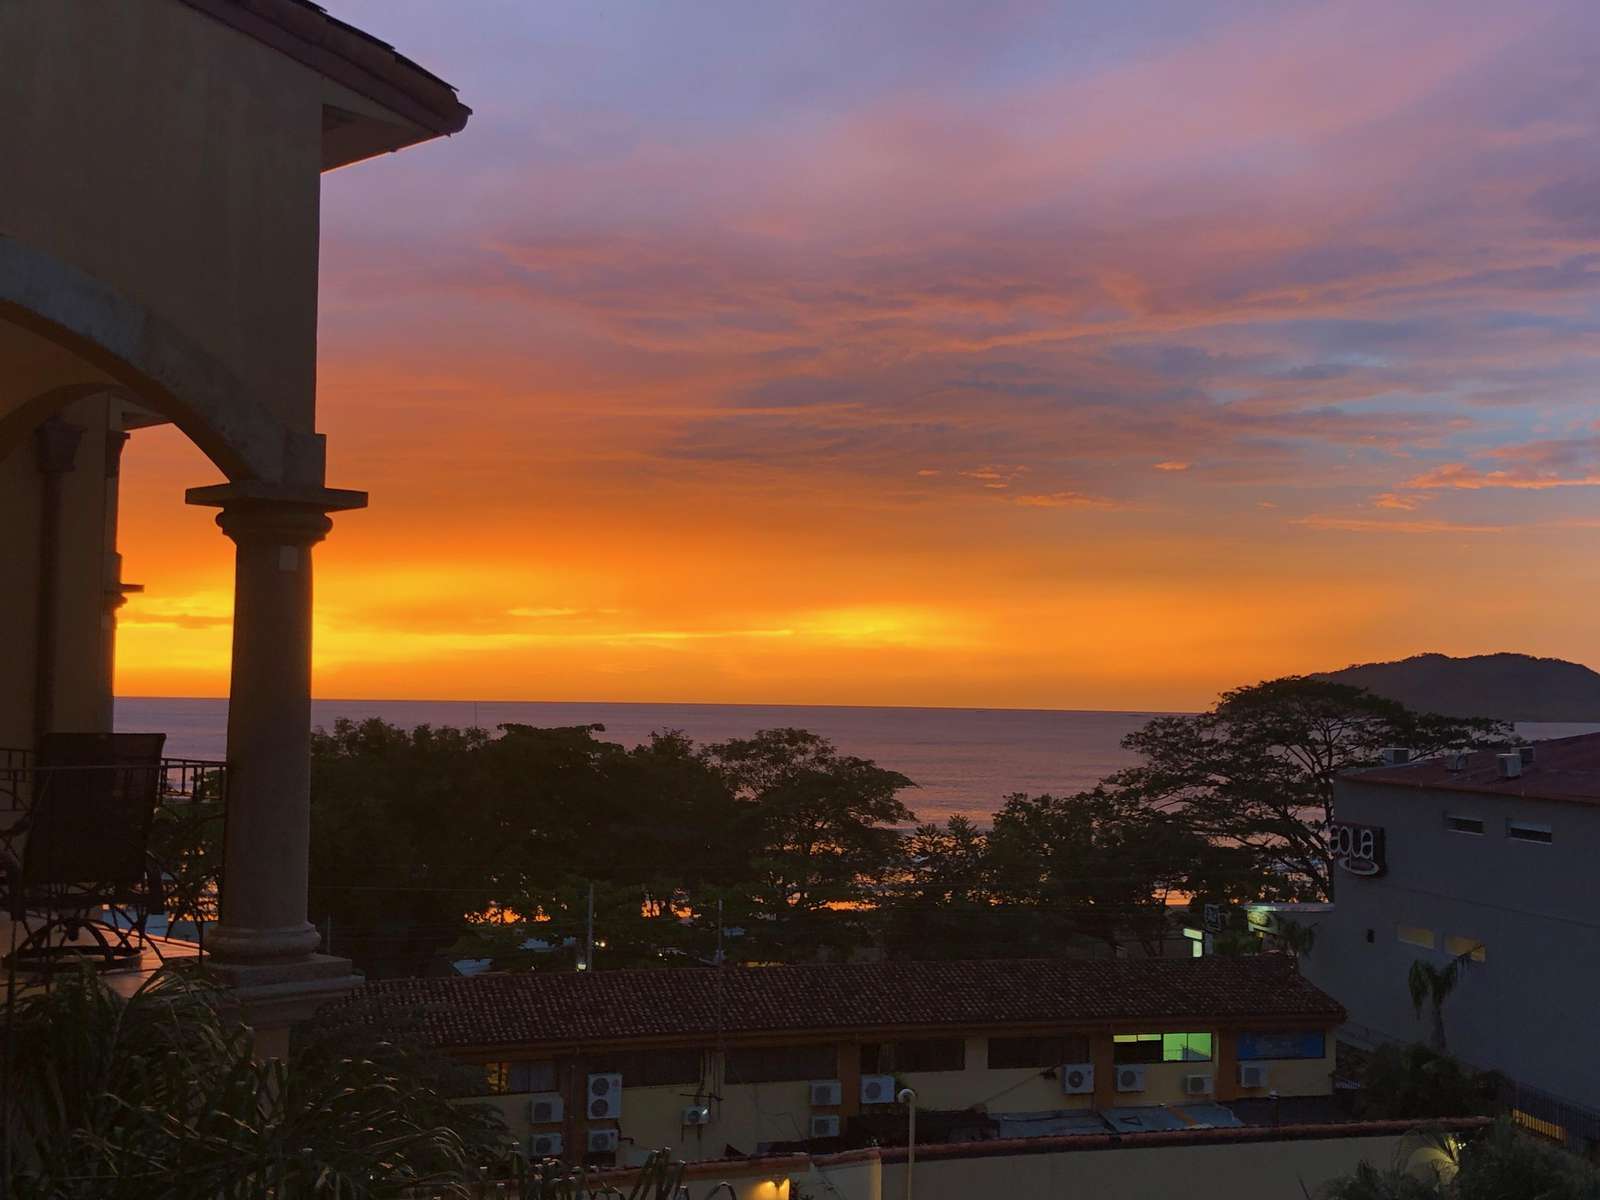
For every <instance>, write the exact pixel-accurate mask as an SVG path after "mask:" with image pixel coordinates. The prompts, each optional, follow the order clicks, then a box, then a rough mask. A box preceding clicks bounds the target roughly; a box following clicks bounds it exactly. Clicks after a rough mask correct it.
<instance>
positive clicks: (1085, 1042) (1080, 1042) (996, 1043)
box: [984, 1033, 1092, 1071]
mask: <svg viewBox="0 0 1600 1200" xmlns="http://www.w3.org/2000/svg"><path fill="white" fill-rule="evenodd" d="M1069 1046H1070V1048H1069ZM997 1047H1009V1048H1011V1049H1013V1050H1022V1049H1024V1048H1031V1049H1032V1050H1033V1053H1031V1054H1028V1053H1020V1054H1018V1055H1017V1056H1016V1059H1017V1061H1014V1062H1004V1063H997V1062H995V1049H996V1048H997ZM1077 1050H1081V1051H1082V1054H1081V1055H1078V1056H1077V1057H1074V1056H1073V1052H1074V1051H1077ZM1091 1054H1092V1048H1091V1046H1090V1042H1089V1035H1088V1034H1085V1033H1053V1034H1045V1035H1042V1036H1038V1035H1036V1036H1031V1037H991V1038H989V1039H988V1040H987V1042H986V1044H985V1046H984V1063H985V1064H986V1065H987V1067H988V1069H989V1070H991V1071H1022V1070H1032V1071H1042V1070H1045V1069H1047V1068H1050V1067H1060V1066H1064V1065H1065V1064H1067V1063H1085V1062H1088V1061H1089V1060H1090V1057H1091ZM1024 1060H1026V1061H1024Z"/></svg>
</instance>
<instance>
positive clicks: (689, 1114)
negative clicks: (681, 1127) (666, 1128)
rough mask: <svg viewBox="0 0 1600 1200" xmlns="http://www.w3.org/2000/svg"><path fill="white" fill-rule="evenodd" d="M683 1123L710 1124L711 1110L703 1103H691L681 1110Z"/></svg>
mask: <svg viewBox="0 0 1600 1200" xmlns="http://www.w3.org/2000/svg"><path fill="white" fill-rule="evenodd" d="M683 1123H684V1124H685V1125H709V1124H711V1110H710V1109H709V1108H707V1107H706V1106H705V1105H704V1104H691V1105H690V1106H689V1107H688V1108H686V1109H684V1110H683Z"/></svg>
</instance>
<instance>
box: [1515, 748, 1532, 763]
mask: <svg viewBox="0 0 1600 1200" xmlns="http://www.w3.org/2000/svg"><path fill="white" fill-rule="evenodd" d="M1517 754H1518V756H1519V757H1520V758H1521V759H1522V765H1523V766H1525V767H1531V766H1533V747H1532V746H1518V747H1517Z"/></svg>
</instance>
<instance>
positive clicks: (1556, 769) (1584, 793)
mask: <svg viewBox="0 0 1600 1200" xmlns="http://www.w3.org/2000/svg"><path fill="white" fill-rule="evenodd" d="M1500 753H1501V751H1495V750H1475V751H1473V752H1472V753H1471V754H1469V755H1467V765H1466V769H1465V770H1461V771H1452V770H1451V769H1450V767H1449V764H1448V762H1447V760H1446V759H1444V758H1428V759H1421V760H1419V761H1417V762H1412V763H1406V764H1405V765H1404V766H1399V767H1376V768H1373V769H1372V770H1366V771H1354V772H1351V773H1350V774H1348V775H1344V776H1342V777H1341V778H1342V779H1343V780H1344V781H1346V782H1348V783H1355V784H1363V785H1367V786H1373V785H1381V786H1384V787H1413V788H1430V789H1433V790H1436V791H1445V792H1491V793H1494V794H1496V795H1501V796H1521V797H1524V798H1526V799H1529V800H1557V801H1563V802H1567V803H1573V804H1600V733H1584V734H1579V735H1578V736H1577V737H1565V738H1552V739H1550V740H1549V741H1543V742H1535V743H1534V744H1533V761H1532V762H1531V763H1528V764H1526V765H1525V766H1524V767H1523V768H1522V774H1521V775H1518V776H1515V777H1513V778H1511V779H1505V778H1502V777H1501V775H1500V764H1499V762H1498V761H1497V758H1498V755H1499V754H1500Z"/></svg>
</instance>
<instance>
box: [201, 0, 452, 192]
mask: <svg viewBox="0 0 1600 1200" xmlns="http://www.w3.org/2000/svg"><path fill="white" fill-rule="evenodd" d="M182 2H183V3H184V4H187V5H188V6H189V7H191V8H193V9H196V10H198V11H200V12H203V13H205V14H206V15H207V16H209V17H211V18H213V19H215V20H217V21H221V22H222V23H223V24H225V25H227V26H229V27H230V28H232V29H236V30H238V31H239V32H240V33H243V34H245V35H247V36H249V37H252V38H255V39H256V40H257V41H259V42H261V43H262V44H264V45H266V46H270V47H271V48H272V49H274V50H277V51H278V52H280V53H282V54H284V55H286V56H288V57H289V58H292V59H294V60H295V61H296V62H298V63H301V64H303V65H305V66H307V67H310V68H311V69H312V70H314V71H316V72H318V73H319V74H321V75H323V76H324V77H326V78H328V79H331V80H333V81H334V82H335V83H338V84H341V85H343V86H344V87H347V88H349V89H350V90H351V91H353V92H355V93H356V94H358V95H361V96H364V97H366V98H367V99H369V100H371V101H373V102H374V103H376V104H379V105H381V106H382V107H384V108H386V109H388V110H389V111H391V112H393V113H394V114H395V115H396V116H398V117H401V118H402V119H404V120H405V121H407V122H409V123H410V124H412V125H414V126H416V127H417V134H415V135H408V136H406V137H402V138H400V139H398V140H397V142H396V144H393V145H390V146H388V147H386V148H387V149H401V148H403V147H404V146H407V145H415V144H417V143H418V142H424V141H428V140H430V139H432V138H435V137H441V136H448V135H450V134H452V133H459V132H460V131H461V130H462V129H464V128H466V124H467V120H468V118H470V117H471V116H472V110H471V109H470V108H468V107H467V106H466V105H465V104H462V103H461V101H460V100H459V99H457V98H456V92H455V89H454V88H453V87H451V86H450V85H449V84H448V83H445V82H444V81H443V80H442V79H440V78H439V77H438V76H436V75H433V74H431V73H430V72H428V71H426V70H424V69H423V68H422V67H420V66H418V65H417V64H416V63H414V62H412V61H411V60H410V59H408V58H406V57H405V56H404V55H401V54H400V53H398V52H397V51H396V50H395V49H394V47H393V46H390V45H389V44H388V43H387V42H383V41H380V40H379V39H377V38H375V37H373V36H372V35H370V34H367V33H364V32H362V31H361V30H359V29H356V28H355V27H354V26H351V25H347V24H345V23H344V22H343V21H337V20H335V19H334V18H332V17H330V16H328V15H327V13H325V12H323V11H322V9H320V8H318V7H317V6H316V5H314V4H310V3H306V2H304V0H182ZM375 153H381V151H375ZM349 161H355V160H353V159H352V160H349ZM338 165H343V164H342V163H341V164H338Z"/></svg>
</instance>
